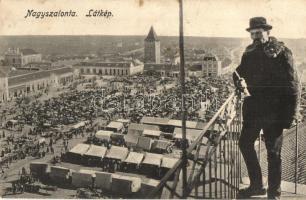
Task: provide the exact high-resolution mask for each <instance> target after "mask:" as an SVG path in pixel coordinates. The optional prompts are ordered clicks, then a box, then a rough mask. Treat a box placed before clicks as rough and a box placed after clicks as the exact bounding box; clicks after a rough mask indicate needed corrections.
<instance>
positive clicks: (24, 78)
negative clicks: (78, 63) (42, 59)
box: [8, 67, 73, 86]
mask: <svg viewBox="0 0 306 200" xmlns="http://www.w3.org/2000/svg"><path fill="white" fill-rule="evenodd" d="M17 71H18V70H17ZM71 72H73V69H72V68H70V67H62V68H56V69H52V70H39V71H30V70H26V71H24V74H21V75H20V74H19V75H16V74H9V75H10V77H9V79H8V85H9V86H14V85H19V84H23V83H26V82H30V81H33V80H39V79H43V78H47V77H49V76H50V75H51V74H56V75H61V74H66V73H71Z"/></svg>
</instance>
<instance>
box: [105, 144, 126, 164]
mask: <svg viewBox="0 0 306 200" xmlns="http://www.w3.org/2000/svg"><path fill="white" fill-rule="evenodd" d="M128 154H129V150H128V149H127V148H125V147H119V146H112V147H111V148H110V149H109V150H108V152H107V153H106V156H105V157H106V158H108V159H114V160H121V161H123V160H125V158H126V157H127V156H128Z"/></svg>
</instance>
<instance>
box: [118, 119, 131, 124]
mask: <svg viewBox="0 0 306 200" xmlns="http://www.w3.org/2000/svg"><path fill="white" fill-rule="evenodd" d="M116 121H117V122H121V123H130V122H131V120H129V119H117V120H116Z"/></svg>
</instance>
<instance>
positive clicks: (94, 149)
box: [84, 145, 107, 159]
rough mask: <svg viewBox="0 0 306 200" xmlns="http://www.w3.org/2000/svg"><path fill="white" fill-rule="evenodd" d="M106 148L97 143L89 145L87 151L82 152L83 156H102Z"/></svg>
mask: <svg viewBox="0 0 306 200" xmlns="http://www.w3.org/2000/svg"><path fill="white" fill-rule="evenodd" d="M106 151H107V148H106V147H101V146H97V145H90V147H89V149H88V151H87V152H86V153H84V156H90V157H95V158H101V159H102V158H104V156H105V154H106Z"/></svg>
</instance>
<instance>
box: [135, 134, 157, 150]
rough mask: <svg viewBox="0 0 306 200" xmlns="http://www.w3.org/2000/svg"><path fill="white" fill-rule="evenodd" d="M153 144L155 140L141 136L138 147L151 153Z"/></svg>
mask: <svg viewBox="0 0 306 200" xmlns="http://www.w3.org/2000/svg"><path fill="white" fill-rule="evenodd" d="M153 142H154V140H153V139H151V138H148V137H143V136H140V137H139V138H138V142H137V145H136V146H137V148H140V149H143V150H146V151H151V148H152V144H153Z"/></svg>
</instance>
